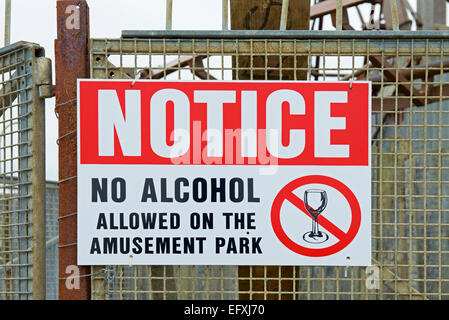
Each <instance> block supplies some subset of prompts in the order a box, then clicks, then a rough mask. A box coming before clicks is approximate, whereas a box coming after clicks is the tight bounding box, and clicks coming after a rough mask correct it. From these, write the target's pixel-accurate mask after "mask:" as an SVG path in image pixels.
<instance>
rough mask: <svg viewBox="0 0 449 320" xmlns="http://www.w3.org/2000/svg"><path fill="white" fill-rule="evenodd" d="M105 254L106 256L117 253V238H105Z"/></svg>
mask: <svg viewBox="0 0 449 320" xmlns="http://www.w3.org/2000/svg"><path fill="white" fill-rule="evenodd" d="M103 253H104V254H116V253H117V238H103Z"/></svg>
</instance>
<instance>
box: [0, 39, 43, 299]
mask: <svg viewBox="0 0 449 320" xmlns="http://www.w3.org/2000/svg"><path fill="white" fill-rule="evenodd" d="M43 55H44V50H43V49H42V48H41V47H40V46H39V45H37V44H32V43H27V42H18V43H15V44H13V45H10V46H8V47H5V48H2V49H0V76H1V78H0V299H2V300H3V299H6V300H9V299H17V300H22V299H30V298H32V297H33V294H34V293H33V290H34V288H35V287H34V286H35V285H36V283H34V284H33V281H34V282H36V279H33V275H35V273H34V270H35V265H34V261H35V258H36V256H35V255H34V253H35V251H36V248H37V246H36V243H35V242H34V240H33V239H35V236H36V235H35V233H33V228H34V231H35V232H37V231H38V230H37V226H36V225H37V223H36V222H35V221H33V218H34V217H35V216H36V214H38V212H37V207H38V205H37V204H36V200H35V201H34V203H33V199H34V198H33V196H35V195H33V192H34V187H35V186H36V183H38V181H33V180H35V176H34V174H33V172H34V170H36V168H37V167H39V166H41V169H43V171H45V163H40V162H39V161H40V159H41V158H39V160H38V158H37V157H35V154H34V151H35V148H36V147H39V143H38V142H37V141H33V137H35V134H36V133H38V134H42V136H44V133H43V132H45V131H44V130H45V128H44V127H43V126H42V127H34V126H33V124H35V122H34V119H33V117H34V116H35V114H36V110H37V109H36V107H37V105H36V104H37V103H38V102H41V101H37V99H36V97H37V95H36V94H37V87H36V82H35V76H36V73H35V71H36V66H35V61H36V59H37V58H38V57H42V56H43ZM39 100H40V99H39ZM42 111H43V110H42ZM33 113H34V114H33ZM39 130H42V131H39ZM33 142H35V145H33ZM44 188H45V187H44ZM43 221H45V220H43ZM33 222H34V223H33ZM39 268H45V266H39ZM37 281H39V280H37ZM44 282H45V279H44ZM43 288H44V289H45V285H44V286H43Z"/></svg>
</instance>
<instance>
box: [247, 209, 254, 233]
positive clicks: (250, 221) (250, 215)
mask: <svg viewBox="0 0 449 320" xmlns="http://www.w3.org/2000/svg"><path fill="white" fill-rule="evenodd" d="M247 216H248V219H247V220H248V221H247V224H248V225H247V226H246V228H247V229H251V230H255V229H256V226H255V225H254V223H255V222H256V218H255V216H256V213H255V212H248V213H247Z"/></svg>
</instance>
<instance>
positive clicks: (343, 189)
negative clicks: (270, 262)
mask: <svg viewBox="0 0 449 320" xmlns="http://www.w3.org/2000/svg"><path fill="white" fill-rule="evenodd" d="M308 184H321V185H325V186H329V187H332V188H334V189H335V190H337V191H338V192H340V193H341V194H342V195H343V196H344V198H345V199H346V201H347V202H348V204H349V207H350V210H351V224H350V226H349V229H348V231H347V232H344V231H342V230H341V229H340V228H338V227H337V226H336V225H334V224H333V223H332V222H331V221H329V220H328V219H326V217H325V216H320V217H319V225H320V226H321V227H323V228H325V229H326V230H327V231H328V232H330V233H331V234H332V235H333V236H335V237H336V238H337V239H338V242H337V243H335V244H333V245H331V246H329V247H324V248H308V247H304V246H301V245H299V244H297V243H296V242H295V241H293V240H292V239H290V238H289V237H288V236H287V234H286V233H285V231H284V229H283V227H282V225H281V219H280V216H281V207H282V204H283V203H284V202H285V201H289V202H290V203H291V204H293V205H294V206H295V207H296V208H297V209H298V213H299V214H306V215H307V216H309V217H310V219H313V217H312V215H311V214H310V213H309V212H308V211H307V209H306V206H305V204H304V201H303V200H301V199H300V198H299V197H298V196H296V195H295V194H294V193H293V191H294V190H296V189H298V188H299V187H302V186H304V185H308ZM360 222H361V210H360V205H359V202H358V201H357V198H356V196H355V195H354V193H353V192H352V191H351V189H349V188H348V187H347V186H346V185H345V184H343V183H342V182H340V181H338V180H336V179H333V178H330V177H327V176H318V175H316V176H306V177H302V178H298V179H296V180H294V181H292V182H290V183H289V184H287V185H286V186H285V187H284V188H282V190H281V191H280V192H279V193H278V195H277V196H276V198H275V199H274V201H273V205H272V207H271V224H272V226H273V230H274V233H275V234H276V236H277V237H278V239H279V240H280V241H281V242H282V244H284V245H285V246H286V247H287V248H288V249H290V250H291V251H293V252H295V253H297V254H300V255H303V256H308V257H324V256H329V255H332V254H334V253H337V252H339V251H341V250H342V249H344V248H346V247H347V246H348V244H350V243H351V241H352V240H353V239H354V238H355V236H356V235H357V232H358V231H359V228H360Z"/></svg>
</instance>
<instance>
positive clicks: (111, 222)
mask: <svg viewBox="0 0 449 320" xmlns="http://www.w3.org/2000/svg"><path fill="white" fill-rule="evenodd" d="M109 223H110V224H109V229H111V230H118V226H116V225H115V224H114V214H113V213H110V214H109Z"/></svg>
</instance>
